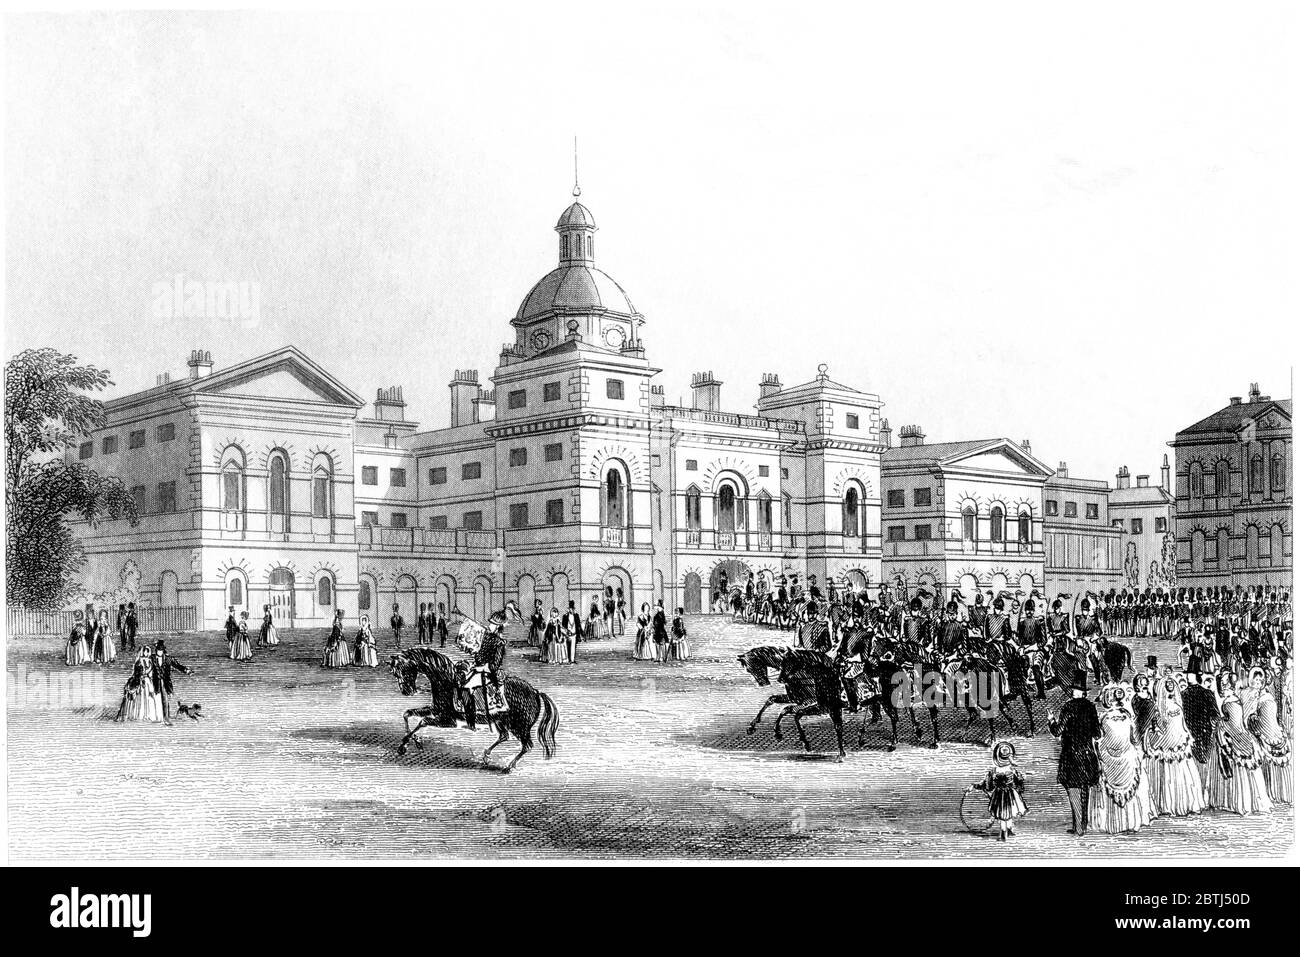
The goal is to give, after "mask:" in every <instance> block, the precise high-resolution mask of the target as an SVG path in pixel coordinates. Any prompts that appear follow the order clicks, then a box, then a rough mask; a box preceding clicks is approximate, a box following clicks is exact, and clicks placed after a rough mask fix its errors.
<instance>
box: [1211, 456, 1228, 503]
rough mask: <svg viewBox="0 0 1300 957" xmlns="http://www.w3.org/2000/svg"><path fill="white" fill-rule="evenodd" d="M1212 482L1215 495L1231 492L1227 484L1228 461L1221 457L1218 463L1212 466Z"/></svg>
mask: <svg viewBox="0 0 1300 957" xmlns="http://www.w3.org/2000/svg"><path fill="white" fill-rule="evenodd" d="M1214 484H1215V494H1216V495H1229V494H1231V491H1230V487H1229V485H1228V463H1227V462H1225V461H1224V460H1223V459H1220V460H1219V463H1218V464H1217V465H1216V466H1215V467H1214Z"/></svg>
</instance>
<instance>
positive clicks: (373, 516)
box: [361, 512, 379, 528]
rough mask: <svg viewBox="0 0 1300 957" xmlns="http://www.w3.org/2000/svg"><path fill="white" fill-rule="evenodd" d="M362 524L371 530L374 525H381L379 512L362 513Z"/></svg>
mask: <svg viewBox="0 0 1300 957" xmlns="http://www.w3.org/2000/svg"><path fill="white" fill-rule="evenodd" d="M361 524H362V526H363V527H365V528H370V527H371V526H372V525H378V524H379V513H378V512H362V513H361Z"/></svg>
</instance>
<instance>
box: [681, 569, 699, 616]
mask: <svg viewBox="0 0 1300 957" xmlns="http://www.w3.org/2000/svg"><path fill="white" fill-rule="evenodd" d="M700 588H701V585H700V576H699V575H697V574H696V573H695V572H687V573H686V576H685V577H684V578H683V579H682V608H684V609H685V610H686V614H688V615H698V614H699V613H700Z"/></svg>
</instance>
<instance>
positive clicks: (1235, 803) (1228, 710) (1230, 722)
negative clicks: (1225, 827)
mask: <svg viewBox="0 0 1300 957" xmlns="http://www.w3.org/2000/svg"><path fill="white" fill-rule="evenodd" d="M1218 687H1219V698H1220V702H1221V703H1220V720H1219V727H1218V733H1217V734H1215V736H1214V740H1213V746H1212V748H1211V751H1210V760H1209V765H1210V780H1209V781H1208V782H1206V794H1205V803H1206V805H1207V806H1209V807H1213V808H1219V809H1221V810H1224V811H1232V812H1233V813H1235V814H1264V813H1267V812H1268V811H1271V810H1272V809H1273V802H1272V800H1271V799H1270V798H1269V796H1268V786H1267V785H1266V784H1265V783H1264V771H1263V769H1262V768H1261V766H1260V764H1261V762H1260V750H1259V744H1258V743H1257V742H1256V741H1255V737H1254V735H1252V734H1251V733H1250V731H1248V730H1247V729H1246V716H1245V709H1244V708H1243V706H1242V702H1241V698H1240V697H1239V696H1238V694H1237V680H1236V677H1235V676H1234V675H1233V674H1232V673H1231V672H1223V673H1222V674H1220V675H1219V677H1218Z"/></svg>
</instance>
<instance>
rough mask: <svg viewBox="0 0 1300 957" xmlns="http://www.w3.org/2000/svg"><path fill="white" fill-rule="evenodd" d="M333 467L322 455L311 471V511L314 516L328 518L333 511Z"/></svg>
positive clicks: (318, 457)
mask: <svg viewBox="0 0 1300 957" xmlns="http://www.w3.org/2000/svg"><path fill="white" fill-rule="evenodd" d="M332 478H333V469H332V468H331V464H330V463H329V462H328V460H326V459H325V458H324V457H323V456H317V461H316V463H315V465H314V466H313V467H312V473H311V513H312V515H313V516H314V517H316V518H329V517H330V516H331V515H332V514H333V513H334V510H333V504H334V502H333V497H334V490H333V482H332V481H331V479H332Z"/></svg>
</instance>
